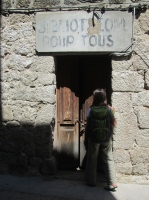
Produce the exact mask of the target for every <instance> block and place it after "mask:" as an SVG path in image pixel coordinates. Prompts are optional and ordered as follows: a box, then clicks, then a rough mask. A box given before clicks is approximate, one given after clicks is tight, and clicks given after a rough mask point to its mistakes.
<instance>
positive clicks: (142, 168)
mask: <svg viewBox="0 0 149 200" xmlns="http://www.w3.org/2000/svg"><path fill="white" fill-rule="evenodd" d="M132 174H133V175H146V174H147V165H145V164H144V163H139V164H136V165H133V167H132Z"/></svg>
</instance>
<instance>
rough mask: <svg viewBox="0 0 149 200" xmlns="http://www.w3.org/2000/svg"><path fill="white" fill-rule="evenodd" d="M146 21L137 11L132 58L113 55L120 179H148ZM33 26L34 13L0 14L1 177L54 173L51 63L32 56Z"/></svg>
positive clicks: (148, 13) (10, 4) (8, 4)
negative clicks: (3, 175) (7, 174)
mask: <svg viewBox="0 0 149 200" xmlns="http://www.w3.org/2000/svg"><path fill="white" fill-rule="evenodd" d="M81 2H83V1H81ZM48 3H49V4H48ZM84 3H85V5H88V4H89V3H88V4H87V3H86V2H85V1H84ZM97 3H99V1H97ZM74 4H75V5H80V1H42V3H41V1H36V0H35V1H17V0H14V1H9V0H5V1H3V4H2V6H3V9H8V8H20V7H21V8H22V7H23V8H29V7H35V6H36V7H37V6H38V7H44V6H47V5H49V6H56V5H57V6H59V5H61V6H62V5H66V6H67V5H74ZM82 4H83V3H82ZM82 4H81V5H82ZM92 5H93V4H92ZM148 19H149V9H146V10H145V11H141V10H138V12H137V13H136V16H135V21H134V42H133V52H132V54H130V55H129V56H112V63H111V65H112V79H111V81H112V91H113V93H112V105H113V106H114V107H115V109H116V118H117V121H118V124H117V127H116V128H115V135H114V159H115V165H116V172H117V178H118V180H119V181H121V180H122V179H123V178H126V180H129V181H131V180H134V177H137V178H136V179H135V180H142V181H147V180H148V179H149V45H148V44H149V21H148ZM34 22H35V13H23V12H21V13H20V12H19V13H13V12H12V13H8V14H7V15H6V14H4V15H2V16H1V127H0V173H16V172H21V173H23V174H28V175H38V174H40V173H42V174H54V173H55V172H56V169H57V167H56V161H55V158H54V157H53V138H54V127H55V120H56V93H55V91H56V74H55V62H54V57H53V56H51V55H48V53H46V54H45V53H44V54H42V55H41V54H38V52H36V49H35V29H34V26H33V23H34ZM122 177H123V178H122Z"/></svg>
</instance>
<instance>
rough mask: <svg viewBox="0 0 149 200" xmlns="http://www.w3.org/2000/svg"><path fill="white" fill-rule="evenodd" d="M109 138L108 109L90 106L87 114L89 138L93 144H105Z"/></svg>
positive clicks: (110, 128)
mask: <svg viewBox="0 0 149 200" xmlns="http://www.w3.org/2000/svg"><path fill="white" fill-rule="evenodd" d="M111 136H112V126H111V123H110V108H108V106H92V107H91V110H90V114H89V137H90V138H91V140H92V141H93V142H95V143H106V142H108V141H109V140H110V138H111Z"/></svg>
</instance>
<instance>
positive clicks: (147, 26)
mask: <svg viewBox="0 0 149 200" xmlns="http://www.w3.org/2000/svg"><path fill="white" fill-rule="evenodd" d="M148 19H149V10H146V12H145V13H141V15H140V17H139V24H140V27H141V30H142V31H144V33H147V32H148V31H149V21H148Z"/></svg>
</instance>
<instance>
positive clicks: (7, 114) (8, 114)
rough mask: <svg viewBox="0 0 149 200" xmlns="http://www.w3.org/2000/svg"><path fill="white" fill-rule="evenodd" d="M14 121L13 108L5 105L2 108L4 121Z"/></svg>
mask: <svg viewBox="0 0 149 200" xmlns="http://www.w3.org/2000/svg"><path fill="white" fill-rule="evenodd" d="M13 119H14V117H13V112H12V106H9V105H3V106H2V121H12V120H13Z"/></svg>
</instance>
